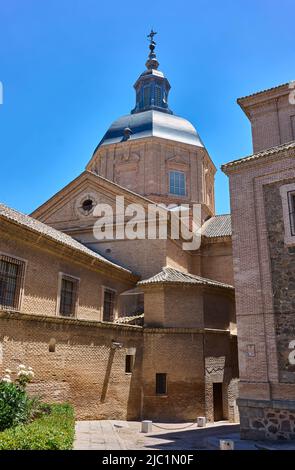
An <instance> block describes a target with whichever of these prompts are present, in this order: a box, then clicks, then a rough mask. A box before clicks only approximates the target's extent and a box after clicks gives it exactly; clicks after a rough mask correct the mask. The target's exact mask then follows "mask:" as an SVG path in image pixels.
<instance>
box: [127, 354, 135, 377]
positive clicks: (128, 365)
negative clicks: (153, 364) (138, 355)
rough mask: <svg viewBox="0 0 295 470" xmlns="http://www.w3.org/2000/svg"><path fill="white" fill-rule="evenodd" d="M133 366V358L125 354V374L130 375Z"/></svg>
mask: <svg viewBox="0 0 295 470" xmlns="http://www.w3.org/2000/svg"><path fill="white" fill-rule="evenodd" d="M133 365H134V356H133V355H131V354H127V355H126V358H125V373H126V374H131V373H132V371H133Z"/></svg>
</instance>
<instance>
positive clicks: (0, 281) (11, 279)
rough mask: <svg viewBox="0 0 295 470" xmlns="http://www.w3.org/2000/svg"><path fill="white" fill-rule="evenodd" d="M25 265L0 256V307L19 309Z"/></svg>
mask: <svg viewBox="0 0 295 470" xmlns="http://www.w3.org/2000/svg"><path fill="white" fill-rule="evenodd" d="M24 272H25V263H24V261H20V260H18V259H15V258H11V257H9V256H6V255H0V306H1V308H7V309H10V308H11V309H14V310H16V309H18V308H20V299H21V290H22V284H23V279H24Z"/></svg>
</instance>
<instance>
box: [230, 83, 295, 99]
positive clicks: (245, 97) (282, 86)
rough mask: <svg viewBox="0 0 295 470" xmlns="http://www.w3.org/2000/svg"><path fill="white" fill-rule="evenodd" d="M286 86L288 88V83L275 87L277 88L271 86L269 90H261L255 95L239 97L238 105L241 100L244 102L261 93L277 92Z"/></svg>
mask: <svg viewBox="0 0 295 470" xmlns="http://www.w3.org/2000/svg"><path fill="white" fill-rule="evenodd" d="M286 86H289V83H282V84H281V85H277V86H273V87H271V88H266V89H265V90H261V91H256V92H255V93H251V94H250V95H247V96H241V98H238V100H237V101H238V103H239V102H240V101H242V100H245V99H247V98H251V97H252V96H256V95H261V94H262V93H266V92H268V91H273V90H278V89H279V88H284V87H286Z"/></svg>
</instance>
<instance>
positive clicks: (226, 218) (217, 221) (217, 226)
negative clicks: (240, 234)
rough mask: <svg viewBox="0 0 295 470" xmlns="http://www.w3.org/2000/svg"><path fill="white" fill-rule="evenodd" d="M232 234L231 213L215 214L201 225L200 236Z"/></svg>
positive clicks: (226, 235) (228, 235)
mask: <svg viewBox="0 0 295 470" xmlns="http://www.w3.org/2000/svg"><path fill="white" fill-rule="evenodd" d="M231 234H232V228H231V215H230V214H223V215H215V216H214V217H211V218H210V219H209V220H207V221H206V222H205V223H204V225H203V226H202V236H203V237H208V238H215V237H230V236H231Z"/></svg>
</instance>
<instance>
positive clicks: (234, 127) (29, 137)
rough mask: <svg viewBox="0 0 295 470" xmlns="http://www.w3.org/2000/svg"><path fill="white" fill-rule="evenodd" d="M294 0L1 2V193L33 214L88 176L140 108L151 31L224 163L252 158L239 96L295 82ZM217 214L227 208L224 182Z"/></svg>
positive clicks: (177, 90) (176, 100)
mask: <svg viewBox="0 0 295 470" xmlns="http://www.w3.org/2000/svg"><path fill="white" fill-rule="evenodd" d="M294 13H295V1H294V0H280V1H277V0H276V1H275V0H223V1H220V0H213V1H208V0H206V1H205V0H181V1H180V0H157V1H145V2H143V1H138V0H136V1H135V0H129V1H128V2H124V1H122V0H120V1H119V0H112V1H105V0H50V1H48V0H47V1H40V0H25V1H24V0H0V81H1V82H2V83H3V87H4V102H3V104H2V105H0V157H1V186H0V200H1V201H2V202H4V203H6V204H8V205H10V206H11V207H14V208H16V209H19V210H21V211H23V212H30V211H32V210H33V209H34V208H36V207H37V206H38V205H40V204H41V203H42V202H44V201H45V200H47V199H48V198H49V197H50V196H52V195H53V194H54V193H55V192H56V191H58V190H59V189H61V188H62V187H63V186H64V185H65V184H67V183H68V182H69V181H71V180H72V179H73V178H75V177H76V176H77V175H78V174H79V173H81V172H82V171H83V169H84V168H85V165H86V163H87V162H88V160H89V159H90V157H91V155H92V152H93V150H94V148H95V147H96V145H97V143H98V142H99V140H100V139H101V137H102V136H103V134H104V132H105V131H106V130H107V128H108V127H109V125H110V124H111V123H112V121H113V120H115V119H116V118H118V117H119V116H120V115H122V114H127V113H129V111H130V110H131V109H132V108H133V106H134V99H135V94H134V90H133V84H134V82H135V80H136V79H137V77H138V75H139V74H140V73H141V72H142V71H143V70H144V68H145V67H144V64H145V61H146V58H147V54H148V42H147V39H146V35H147V34H148V33H149V31H150V29H151V27H153V28H154V29H155V30H156V31H158V35H157V36H156V41H157V57H158V59H159V62H160V70H162V71H163V72H164V73H165V75H166V76H167V78H168V79H169V81H170V83H171V86H172V89H171V92H170V100H169V104H170V108H171V109H172V110H173V111H174V113H175V114H178V115H180V116H182V117H185V118H187V119H189V120H190V121H191V122H192V123H193V124H194V125H195V127H196V128H197V130H198V132H199V133H200V135H201V138H202V139H203V141H204V143H205V145H206V147H207V149H208V151H209V153H210V155H211V157H212V159H213V161H214V163H215V165H216V166H217V168H218V169H219V168H220V165H221V164H222V163H225V162H227V161H229V160H232V159H234V158H239V157H242V156H244V155H247V154H249V153H251V150H252V146H251V135H250V125H249V122H248V120H247V118H246V116H245V115H244V114H243V112H242V110H241V109H240V108H239V106H238V105H237V104H236V99H237V98H238V97H240V96H244V95H247V94H250V93H253V92H255V91H258V90H263V89H265V88H269V87H272V86H275V85H278V84H280V83H285V82H288V81H290V80H294V79H295V60H294V31H295V26H294ZM216 207H217V212H218V213H225V212H229V196H228V182H227V177H226V176H225V175H223V174H222V173H221V171H220V169H219V171H218V174H217V177H216Z"/></svg>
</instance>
